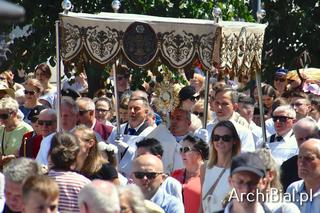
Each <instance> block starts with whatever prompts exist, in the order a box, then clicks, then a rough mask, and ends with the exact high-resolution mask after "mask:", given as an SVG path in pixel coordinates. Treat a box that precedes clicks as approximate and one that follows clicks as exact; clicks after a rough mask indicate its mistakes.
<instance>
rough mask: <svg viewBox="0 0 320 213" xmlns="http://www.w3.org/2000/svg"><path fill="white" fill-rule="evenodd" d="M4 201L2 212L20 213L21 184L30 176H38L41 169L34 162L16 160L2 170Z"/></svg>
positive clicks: (25, 159) (23, 159)
mask: <svg viewBox="0 0 320 213" xmlns="http://www.w3.org/2000/svg"><path fill="white" fill-rule="evenodd" d="M3 174H4V177H5V190H4V191H5V199H6V204H5V207H4V210H3V212H21V211H22V206H23V200H22V183H23V181H24V180H25V179H26V178H27V177H29V176H31V175H40V174H41V169H40V167H39V165H38V164H37V162H36V161H34V160H31V159H29V158H17V159H13V160H12V161H10V162H9V163H8V164H7V165H6V166H5V168H4V170H3Z"/></svg>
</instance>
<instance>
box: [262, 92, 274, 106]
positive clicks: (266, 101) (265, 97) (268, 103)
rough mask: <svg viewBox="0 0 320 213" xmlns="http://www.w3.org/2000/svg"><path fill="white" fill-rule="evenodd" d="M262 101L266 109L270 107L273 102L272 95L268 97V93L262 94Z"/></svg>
mask: <svg viewBox="0 0 320 213" xmlns="http://www.w3.org/2000/svg"><path fill="white" fill-rule="evenodd" d="M262 101H263V104H264V105H265V106H266V107H267V109H271V107H272V104H273V97H270V96H268V95H263V96H262Z"/></svg>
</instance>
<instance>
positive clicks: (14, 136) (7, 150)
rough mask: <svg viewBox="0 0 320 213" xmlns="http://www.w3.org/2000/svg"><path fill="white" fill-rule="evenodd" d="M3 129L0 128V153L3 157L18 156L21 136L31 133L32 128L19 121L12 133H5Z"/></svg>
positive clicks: (2, 127)
mask: <svg viewBox="0 0 320 213" xmlns="http://www.w3.org/2000/svg"><path fill="white" fill-rule="evenodd" d="M4 128H5V127H4V126H0V140H1V142H0V152H1V153H2V154H3V155H12V154H13V155H18V153H19V149H20V146H21V142H22V138H23V135H24V134H25V133H27V132H30V131H32V130H33V129H32V127H31V126H30V125H29V124H27V123H26V122H23V121H21V122H20V124H19V125H18V126H17V128H15V129H14V130H12V131H5V129H4Z"/></svg>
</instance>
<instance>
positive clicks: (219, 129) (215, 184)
mask: <svg viewBox="0 0 320 213" xmlns="http://www.w3.org/2000/svg"><path fill="white" fill-rule="evenodd" d="M210 143H211V144H210V151H209V160H208V161H207V162H206V163H205V164H204V165H203V166H202V167H201V171H200V172H201V173H200V177H201V185H202V192H201V203H202V206H200V207H202V209H200V212H206V213H211V212H216V211H220V210H222V209H223V206H222V201H223V199H224V198H225V196H226V195H227V194H228V192H229V191H230V190H231V188H230V187H229V184H228V177H229V174H230V165H231V159H232V157H234V156H236V155H238V154H239V153H240V149H241V142H240V138H239V135H238V133H237V131H236V129H235V127H234V125H233V123H232V122H231V121H228V120H227V121H220V122H219V123H218V124H217V125H216V126H215V127H214V128H213V130H212V134H211V139H210Z"/></svg>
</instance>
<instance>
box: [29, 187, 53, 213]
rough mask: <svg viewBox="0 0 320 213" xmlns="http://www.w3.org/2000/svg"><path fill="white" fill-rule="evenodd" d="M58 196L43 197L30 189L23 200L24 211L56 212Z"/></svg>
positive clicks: (33, 212) (30, 212)
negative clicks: (26, 197)
mask: <svg viewBox="0 0 320 213" xmlns="http://www.w3.org/2000/svg"><path fill="white" fill-rule="evenodd" d="M58 202H59V198H58V197H56V198H47V199H45V198H44V197H43V196H41V194H40V193H38V192H33V191H31V192H30V193H29V195H28V199H27V200H25V201H24V210H23V212H24V213H56V212H58Z"/></svg>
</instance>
